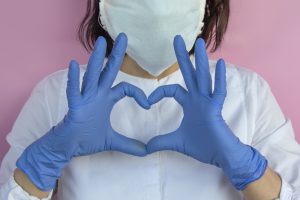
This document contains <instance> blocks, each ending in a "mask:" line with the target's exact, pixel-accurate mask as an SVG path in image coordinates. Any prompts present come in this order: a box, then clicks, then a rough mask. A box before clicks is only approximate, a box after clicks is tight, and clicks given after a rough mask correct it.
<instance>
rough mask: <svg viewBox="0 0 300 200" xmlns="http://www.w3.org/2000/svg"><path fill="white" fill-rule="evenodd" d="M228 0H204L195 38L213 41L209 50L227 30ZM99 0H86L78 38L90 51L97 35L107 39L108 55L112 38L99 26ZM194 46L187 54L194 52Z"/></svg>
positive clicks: (208, 44) (220, 40) (219, 41)
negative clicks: (203, 11)
mask: <svg viewBox="0 0 300 200" xmlns="http://www.w3.org/2000/svg"><path fill="white" fill-rule="evenodd" d="M199 1H200V0H199ZM229 13H230V8H229V0H206V9H205V15H204V20H203V22H204V26H203V28H202V32H201V34H200V35H198V37H197V38H199V37H202V38H203V39H204V41H205V42H206V47H207V48H208V47H209V46H210V44H211V42H212V41H213V47H212V48H211V51H210V52H212V53H213V52H215V51H216V50H217V49H218V48H219V47H220V45H221V42H222V40H223V37H224V34H225V32H226V30H227V25H228V21H229ZM98 15H99V0H97V1H96V0H88V1H87V8H86V14H85V16H84V18H83V19H82V21H81V23H80V25H79V28H78V35H77V36H78V38H79V40H80V42H81V44H82V45H83V46H84V48H85V49H86V50H87V51H88V52H91V51H92V50H93V48H94V45H95V42H96V40H97V38H98V36H103V37H105V39H106V41H107V51H106V56H108V55H109V54H110V52H111V50H112V47H113V42H114V41H113V40H112V38H111V37H110V36H109V34H108V33H107V32H106V31H105V30H104V29H103V28H102V27H101V26H100V24H99V22H98ZM194 48H195V45H194V46H193V48H192V49H191V51H190V52H189V54H190V55H191V54H194Z"/></svg>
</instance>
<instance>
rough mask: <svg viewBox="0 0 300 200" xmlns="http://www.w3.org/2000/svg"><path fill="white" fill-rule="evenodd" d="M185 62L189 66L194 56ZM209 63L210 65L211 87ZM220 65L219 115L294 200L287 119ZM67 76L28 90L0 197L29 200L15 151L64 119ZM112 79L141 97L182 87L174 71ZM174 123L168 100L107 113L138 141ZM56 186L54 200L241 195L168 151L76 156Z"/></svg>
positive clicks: (298, 172) (11, 137)
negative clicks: (223, 93)
mask: <svg viewBox="0 0 300 200" xmlns="http://www.w3.org/2000/svg"><path fill="white" fill-rule="evenodd" d="M191 59H192V62H193V63H195V59H194V56H191ZM215 64H216V61H213V60H210V72H211V76H212V83H213V86H214V73H215ZM226 67H227V68H226V69H227V70H226V76H227V92H228V94H227V97H226V100H225V103H224V106H223V111H222V112H223V118H224V119H225V121H226V122H227V124H228V125H229V127H230V128H231V130H232V131H233V133H234V134H236V135H237V136H238V137H239V138H240V140H241V141H242V142H244V143H245V144H250V145H252V146H253V147H255V148H256V149H258V150H259V151H260V152H261V153H262V154H263V155H264V156H265V157H266V158H267V159H268V161H269V166H270V167H271V168H272V169H273V170H275V171H276V172H278V173H279V175H280V176H281V178H282V180H283V184H282V187H281V194H280V199H282V200H292V199H293V200H295V199H300V195H299V194H300V145H299V144H298V143H297V142H296V140H295V134H294V130H293V127H292V123H291V120H290V119H289V118H286V117H285V116H284V114H283V113H282V111H281V109H280V107H279V105H278V103H277V101H276V99H275V97H274V96H273V94H272V91H271V89H270V87H269V85H268V83H267V82H266V81H265V80H264V79H263V78H262V77H261V76H260V75H258V74H257V73H255V72H253V71H251V70H249V69H246V68H242V67H237V66H234V65H232V64H229V63H226ZM85 70H86V65H82V66H81V72H80V73H81V81H82V77H83V74H84V72H85ZM67 73H68V69H67V68H66V69H63V70H59V71H57V72H54V73H52V74H50V75H48V76H47V77H45V78H44V79H43V80H41V81H40V82H39V83H38V84H37V85H36V86H35V88H34V89H33V91H32V93H31V96H30V98H29V99H28V100H27V102H26V103H25V105H24V106H23V108H22V110H21V112H20V114H19V116H18V118H17V120H16V122H15V123H14V125H13V128H12V130H11V131H10V133H9V134H8V135H7V137H6V139H7V142H8V143H9V144H10V149H9V151H8V153H7V154H6V156H5V157H4V159H3V162H2V165H1V170H0V177H1V178H0V187H1V189H0V193H1V195H0V196H1V199H10V200H21V199H22V200H27V199H28V200H29V199H36V198H34V197H30V196H29V195H28V194H27V193H26V192H25V191H23V190H22V188H21V187H20V186H18V185H17V184H16V182H15V181H14V179H13V175H12V174H13V171H14V169H15V162H16V160H17V159H18V157H19V156H20V154H21V153H22V151H23V150H24V149H25V148H26V147H27V146H28V145H29V144H31V143H32V142H33V141H35V140H37V139H38V138H39V137H41V136H42V135H43V134H45V133H46V132H47V131H48V130H49V129H50V128H51V127H52V126H54V125H56V124H57V123H58V122H59V121H60V120H62V119H63V116H64V115H65V114H66V112H67V109H68V107H67V98H66V83H67ZM120 81H126V82H128V83H131V84H134V85H136V86H138V87H140V88H141V89H142V90H143V91H144V92H145V93H146V95H147V96H148V95H149V94H150V93H151V92H152V91H153V90H154V89H155V88H157V87H158V86H160V85H167V84H172V83H178V84H181V85H182V86H183V87H184V88H186V85H185V83H184V80H183V77H182V74H181V71H180V70H177V71H175V72H174V73H172V74H170V75H169V76H167V77H165V78H163V79H161V80H159V81H157V80H155V79H144V78H141V77H136V76H132V75H129V74H126V73H124V72H122V71H119V73H118V75H117V77H116V79H115V82H114V84H113V85H115V84H117V83H119V82H120ZM182 118H183V111H182V108H181V107H180V105H179V104H178V103H176V101H175V100H174V99H172V98H165V99H163V100H162V101H160V102H159V103H157V104H155V105H153V106H152V108H151V109H150V110H144V109H142V108H141V107H140V106H139V105H137V104H136V102H135V101H134V100H133V99H132V98H129V97H125V98H124V99H122V100H120V101H119V102H118V103H117V104H116V105H115V107H114V108H113V110H112V113H111V123H112V127H113V128H114V129H115V130H116V131H118V132H120V133H123V134H124V135H126V136H129V137H132V138H135V139H138V140H140V141H142V142H144V143H147V141H148V140H149V139H150V138H152V137H153V136H156V135H159V134H165V133H168V132H171V131H173V130H175V129H176V128H178V127H179V124H180V122H181V120H182ZM58 183H59V184H58V199H59V200H62V199H64V200H68V199H70V200H83V199H87V200H101V199H105V200H119V199H128V200H182V199H189V200H196V199H197V200H200V199H205V200H207V199H222V200H238V199H243V195H242V192H241V191H237V190H235V189H234V187H233V186H232V185H231V184H230V182H229V181H228V180H227V178H226V177H225V175H224V174H223V172H222V170H221V169H220V168H217V167H215V166H212V165H208V164H204V163H201V162H199V161H197V160H195V159H193V158H191V157H188V156H186V155H183V154H180V153H177V152H173V151H161V152H157V153H154V154H151V155H148V156H146V157H135V156H131V155H127V154H124V153H120V152H100V153H96V154H93V155H88V156H82V157H76V158H73V159H72V160H71V161H70V163H69V164H68V165H67V166H66V167H65V168H64V170H63V172H62V176H61V178H60V179H59V182H58ZM51 195H52V194H50V195H49V198H50V196H51ZM49 198H47V199H49Z"/></svg>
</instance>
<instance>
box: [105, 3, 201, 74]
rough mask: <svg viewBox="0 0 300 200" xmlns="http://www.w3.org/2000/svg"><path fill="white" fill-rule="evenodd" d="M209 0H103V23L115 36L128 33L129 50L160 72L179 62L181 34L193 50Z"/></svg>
mask: <svg viewBox="0 0 300 200" xmlns="http://www.w3.org/2000/svg"><path fill="white" fill-rule="evenodd" d="M205 5H206V0H130V1H124V0H100V3H99V8H100V21H101V22H99V23H100V25H101V24H102V27H103V28H104V29H105V30H106V31H107V32H108V33H109V35H110V36H111V37H112V39H113V40H115V39H116V37H117V35H118V34H119V33H120V32H124V33H125V34H126V35H127V37H128V48H127V54H128V55H129V56H130V57H131V58H132V59H134V60H135V61H136V62H137V64H138V65H140V67H141V68H143V69H144V70H146V71H147V72H149V73H150V74H152V75H153V76H158V75H159V74H161V73H162V72H163V71H164V70H166V69H167V68H168V67H170V66H171V65H173V64H174V63H176V61H177V60H176V55H175V52H174V48H173V40H174V37H175V36H176V35H181V36H182V37H183V39H184V40H185V43H186V48H187V50H188V51H190V50H191V49H192V47H193V45H194V43H195V41H196V38H197V36H198V35H199V34H200V33H201V28H202V27H203V25H204V23H203V18H204V14H205Z"/></svg>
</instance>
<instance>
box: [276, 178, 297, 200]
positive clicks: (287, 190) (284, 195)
mask: <svg viewBox="0 0 300 200" xmlns="http://www.w3.org/2000/svg"><path fill="white" fill-rule="evenodd" d="M280 177H281V176H280ZM299 199H300V195H297V194H296V192H295V189H294V187H293V186H292V185H290V184H289V183H288V182H287V181H286V180H284V178H282V177H281V190H280V197H279V198H278V200H299Z"/></svg>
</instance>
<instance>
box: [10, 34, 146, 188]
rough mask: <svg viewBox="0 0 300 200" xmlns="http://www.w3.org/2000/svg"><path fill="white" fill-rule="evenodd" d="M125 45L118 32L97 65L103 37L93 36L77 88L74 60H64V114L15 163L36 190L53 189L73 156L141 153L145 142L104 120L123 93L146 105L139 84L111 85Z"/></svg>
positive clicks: (143, 150) (76, 67) (103, 43)
mask: <svg viewBox="0 0 300 200" xmlns="http://www.w3.org/2000/svg"><path fill="white" fill-rule="evenodd" d="M126 48H127V37H126V35H125V34H124V33H121V34H120V35H119V36H118V37H117V38H116V41H115V45H114V48H113V50H112V53H111V54H110V56H109V58H108V62H107V64H106V66H105V68H104V69H103V70H102V66H103V62H104V59H105V53H106V41H105V39H104V38H103V37H99V38H98V39H97V41H96V45H95V49H94V51H93V53H92V55H91V57H90V59H89V62H88V65H87V71H86V72H85V74H84V77H83V82H82V87H81V90H80V88H79V66H78V63H77V62H76V61H74V60H72V61H71V62H70V66H69V72H68V83H67V91H66V92H67V98H68V107H69V110H68V112H67V114H66V115H65V117H64V118H63V120H62V121H60V122H59V123H58V124H57V125H56V126H54V127H52V128H51V129H50V130H49V132H48V133H46V134H45V135H44V136H42V137H41V138H40V139H38V140H36V141H35V142H33V143H32V144H31V145H29V146H28V147H27V148H26V149H25V150H24V152H23V153H22V155H21V156H20V158H19V159H18V160H17V163H16V165H17V167H18V168H19V169H20V170H21V171H23V172H24V173H25V174H26V175H27V176H28V177H29V179H30V180H31V181H32V182H33V183H34V184H35V185H36V186H37V187H38V188H39V189H41V190H43V191H49V190H51V189H53V188H54V187H55V183H56V180H57V179H58V178H59V176H60V174H61V170H62V169H63V167H64V166H65V165H66V164H67V163H68V162H69V161H70V160H71V158H72V157H74V156H83V155H89V154H93V153H97V152H102V151H110V150H114V151H120V152H123V153H127V154H132V155H135V156H145V155H147V150H146V146H145V144H143V143H142V142H140V141H137V140H135V139H131V138H127V137H125V136H123V135H122V134H119V133H117V132H116V131H115V130H114V129H113V128H112V126H111V123H110V113H111V110H112V108H113V106H114V104H115V103H116V102H118V101H119V100H120V99H122V98H123V97H125V96H129V97H133V98H134V99H135V100H136V102H137V103H138V104H139V105H140V106H142V107H143V108H145V109H149V108H150V105H149V103H148V101H147V97H146V95H145V94H144V92H143V91H142V90H141V89H139V88H137V87H135V86H133V85H131V84H129V83H125V82H121V83H119V84H117V85H115V86H114V87H112V88H111V86H112V84H113V82H114V80H115V77H116V75H117V73H118V71H119V69H120V66H121V64H122V62H123V58H124V55H125V52H126Z"/></svg>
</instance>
